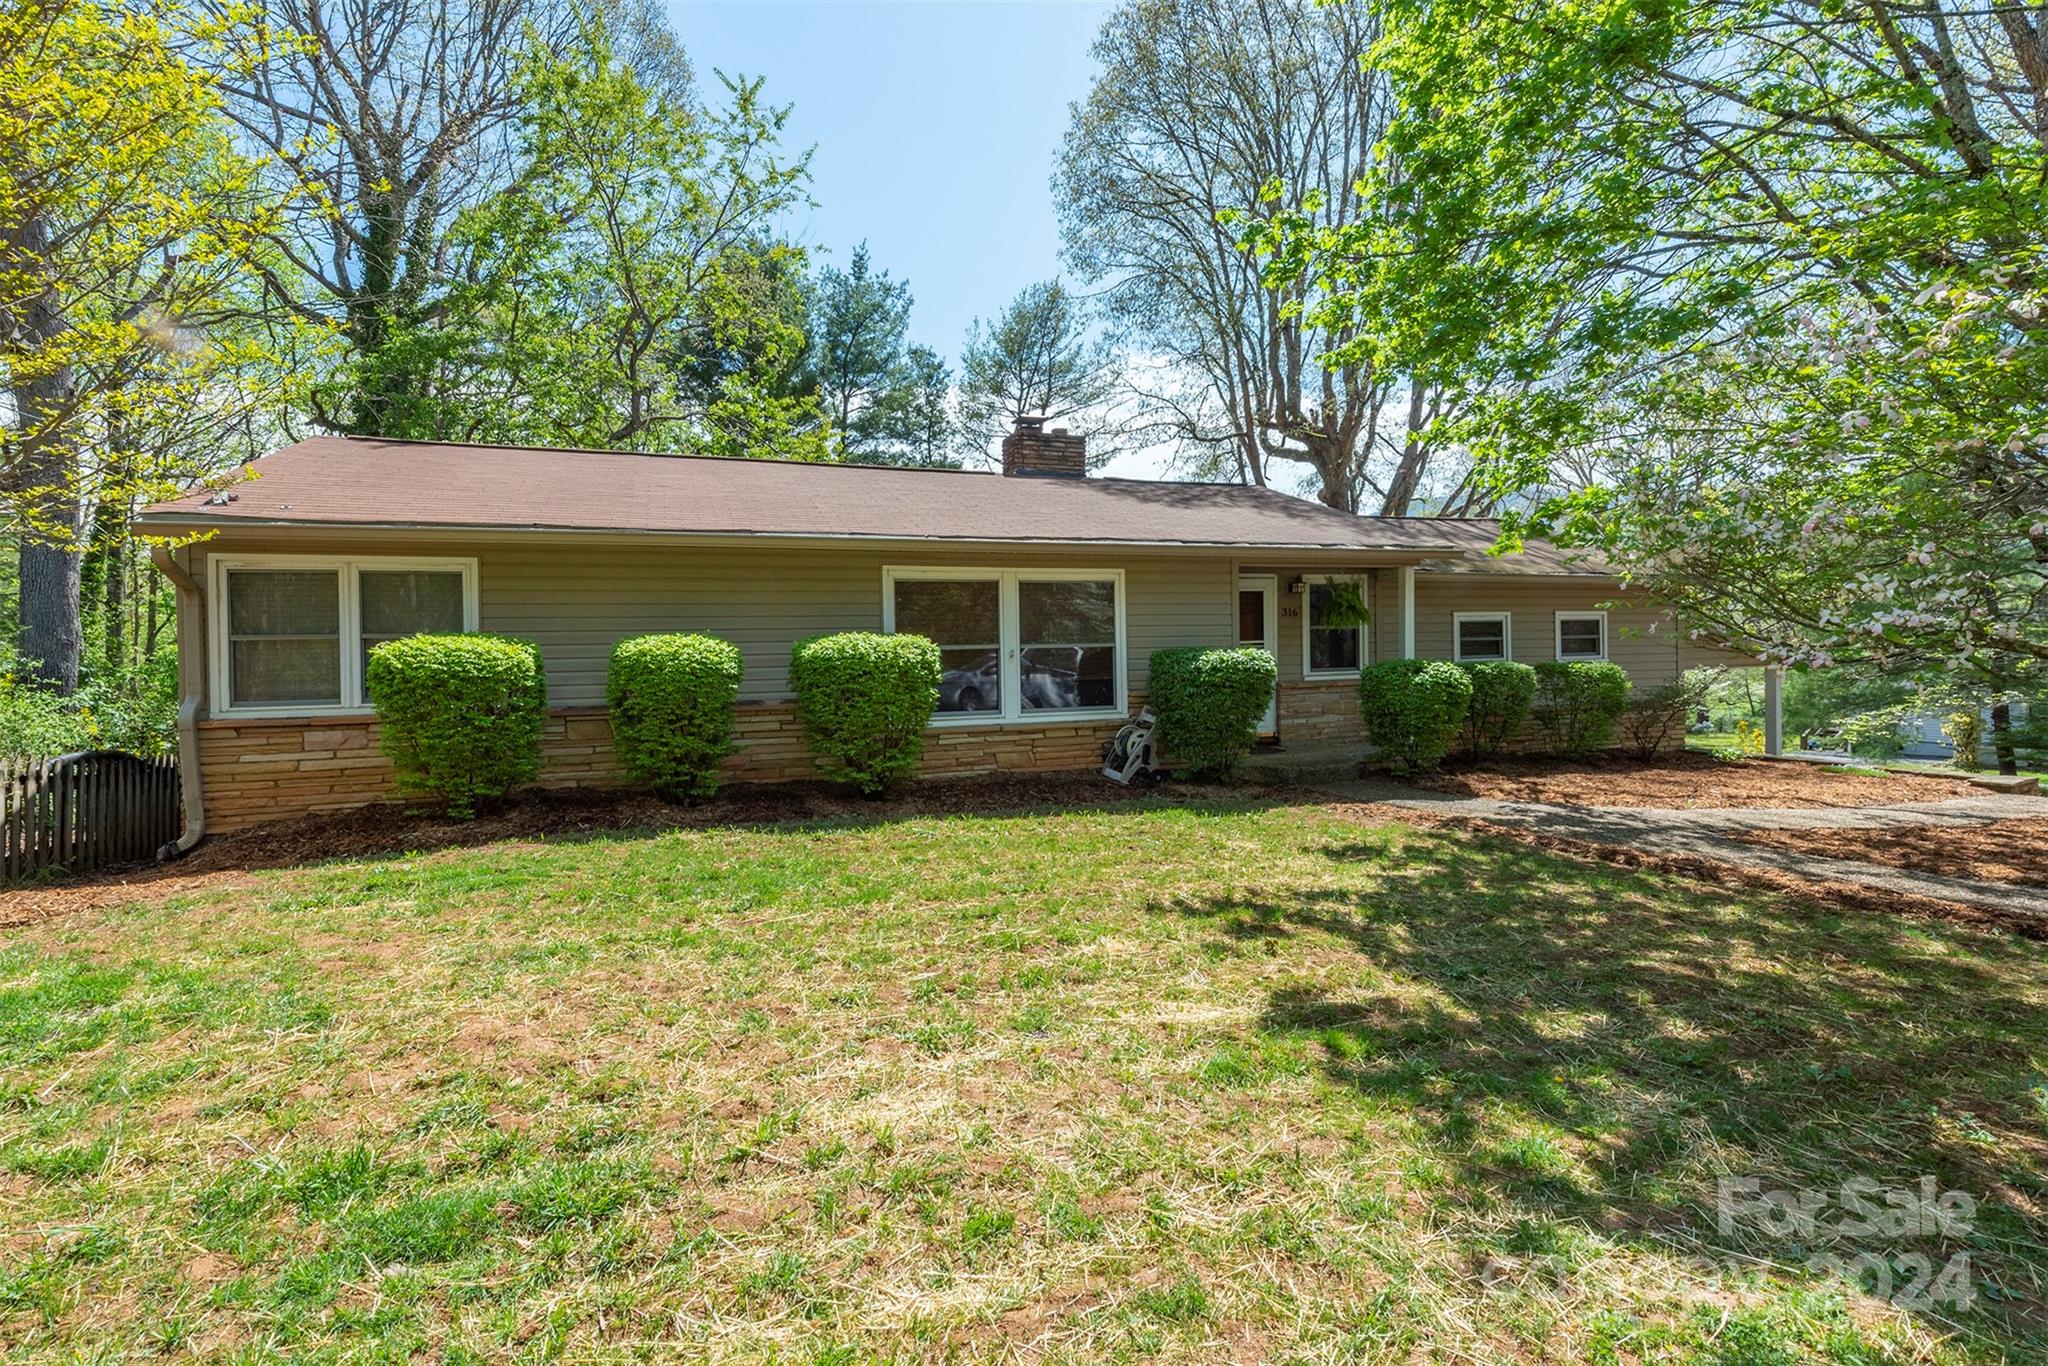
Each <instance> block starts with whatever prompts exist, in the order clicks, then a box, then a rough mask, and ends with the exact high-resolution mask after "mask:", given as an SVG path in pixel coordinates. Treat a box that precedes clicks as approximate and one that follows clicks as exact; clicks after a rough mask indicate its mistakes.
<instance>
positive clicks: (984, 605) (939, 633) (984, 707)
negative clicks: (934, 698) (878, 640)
mask: <svg viewBox="0 0 2048 1366" xmlns="http://www.w3.org/2000/svg"><path fill="white" fill-rule="evenodd" d="M1002 587H1003V586H1002V583H1001V581H1000V580H997V579H898V580H897V581H896V629H897V630H898V631H901V632H903V633H905V634H906V635H919V636H924V637H925V638H926V639H928V640H930V641H931V642H932V643H933V644H935V645H937V646H938V647H939V670H940V672H939V710H940V711H941V712H975V711H1001V710H1002V707H1003V668H1002V634H1003V628H1002V615H1003V613H1002Z"/></svg>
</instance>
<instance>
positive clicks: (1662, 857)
mask: <svg viewBox="0 0 2048 1366" xmlns="http://www.w3.org/2000/svg"><path fill="white" fill-rule="evenodd" d="M1346 809H1349V810H1355V811H1356V812H1357V814H1358V816H1359V819H1361V820H1364V821H1370V822H1373V823H1380V822H1385V821H1390V820H1397V821H1407V822H1408V823H1409V824H1411V825H1426V826H1433V827H1436V828H1438V829H1444V830H1458V831H1464V832H1467V833H1470V834H1474V835H1485V836H1489V837H1491V838H1494V839H1502V840H1511V841H1513V842H1514V843H1516V844H1523V845H1527V846H1528V847H1530V848H1532V849H1541V850H1543V851H1544V852H1545V853H1549V854H1556V855H1559V856H1560V857H1563V858H1569V859H1574V860H1576V861H1578V862H1580V863H1601V864H1606V865H1608V866H1609V867H1614V868H1630V869H1641V870H1643V871H1645V872H1652V873H1665V874H1669V875H1672V876H1676V877H1683V878H1689V879H1691V880H1692V881H1694V882H1701V883H1706V884H1708V885H1710V886H1715V887H1729V888H1740V889H1745V890H1750V891H1763V892H1776V893H1779V894H1780V895H1783V896H1789V897H1792V898H1794V899H1796V900H1799V901H1804V902H1806V903H1808V904H1809V905H1814V906H1820V907H1824V908H1827V909H1830V910H1839V909H1847V910H1853V911H1868V912H1872V913H1875V914H1881V915H1915V916H1927V917H1931V918H1933V919H1936V920H1948V921H1954V922H1956V923H1959V924H1965V925H1975V926H1979V927H1983V928H1987V929H1995V930H2002V931H2004V932H2006V933H2009V934H2015V935H2018V936H2020V937H2021V938H2023V939H2035V940H2048V916H2029V915H2026V914H2024V913H2017V912H2012V911H2005V910H1999V909H1997V908H1995V907H1990V906H1977V905H1971V904H1967V903H1964V902H1959V901H1943V900H1939V899H1937V898H1934V897H1924V896H1914V895H1911V894H1909V893H1903V892H1893V891H1887V890H1885V889H1884V888H1881V887H1870V886H1866V885H1864V884H1863V883H1860V882H1840V881H1824V880H1819V879H1814V878H1804V877H1796V876H1794V875H1793V874H1790V873H1781V872H1779V871H1778V870H1777V869H1775V868H1760V867H1756V866H1754V865H1751V864H1743V863H1728V862H1724V861H1722V860H1720V859H1714V858H1707V857H1704V856H1702V855H1696V854H1665V853H1657V852H1653V851H1651V850H1646V849H1638V848H1635V847H1633V846H1631V845H1625V844H1605V843H1602V842H1600V841H1598V840H1584V839H1574V838H1572V837H1570V836H1568V835H1553V834H1549V833H1546V832H1542V831H1536V830H1529V829H1526V828H1524V827H1522V826H1518V825H1496V824H1494V823H1492V822H1491V821H1484V820H1479V819H1476V818H1474V817H1471V816H1446V815H1438V814H1436V813H1433V812H1425V811H1416V810H1413V809H1410V808H1405V807H1397V806H1384V805H1381V804H1380V803H1377V802H1366V803H1359V804H1357V805H1356V806H1354V807H1349V808H1346ZM2002 823H2003V824H2014V825H2019V824H2032V825H2048V823H2044V822H2022V821H2013V822H2002ZM1983 828H1986V829H1988V828H1990V827H1988V826H1987V827H1983ZM1784 833H1785V834H1787V835H1791V834H1794V833H1796V834H1800V835H1806V834H1812V833H1816V832H1812V831H1798V832H1793V831H1786V832H1784ZM1942 833H1943V834H1944V835H1946V834H1948V833H1951V832H1950V831H1947V830H1944V831H1943V832H1942ZM1808 852H1820V851H1818V850H1809V851H1808ZM1845 857H1853V856H1848V855H1845Z"/></svg>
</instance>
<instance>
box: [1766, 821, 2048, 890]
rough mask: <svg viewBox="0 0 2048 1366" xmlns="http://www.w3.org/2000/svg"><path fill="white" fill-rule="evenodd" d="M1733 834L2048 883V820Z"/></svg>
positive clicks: (1937, 870)
mask: <svg viewBox="0 0 2048 1366" xmlns="http://www.w3.org/2000/svg"><path fill="white" fill-rule="evenodd" d="M1731 833H1733V832H1731ZM1735 837H1736V838H1737V839H1740V840H1743V841H1745V842H1747V843H1750V844H1768V845H1773V846H1775V847H1777V848H1780V849H1790V850H1792V851H1794V852H1795V853H1801V854H1816V855H1819V856H1820V857H1822V858H1846V859H1861V860H1863V861H1864V862H1865V863H1882V864H1885V865H1887V866H1889V867H1893V868H1905V869H1908V870H1910V871H1912V872H1915V873H1933V874H1935V875H1936V876H1939V877H1969V878H1979V879H1981V880H1983V881H1986V882H2009V883H2013V884H2016V885H2017V886H2021V887H2048V820H2031V819H2020V820H2007V821H1989V822H1987V823H1985V824H1983V825H1962V826H1956V825H1945V826H1924V825H1922V826H1893V827H1890V828H1887V829H1879V830H1752V831H1744V832H1742V833H1740V834H1736V836H1735Z"/></svg>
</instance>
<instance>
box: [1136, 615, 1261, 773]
mask: <svg viewBox="0 0 2048 1366" xmlns="http://www.w3.org/2000/svg"><path fill="white" fill-rule="evenodd" d="M1277 676H1278V670H1277V669H1276V667H1275V666H1274V663H1273V656H1272V655H1270V654H1268V653H1266V652H1265V651H1264V650H1261V649H1258V648H1256V647H1247V648H1241V649H1235V650H1202V649H1192V648H1191V649H1175V650H1154V651H1153V652H1152V660H1151V679H1152V681H1151V685H1150V688H1149V691H1148V694H1147V700H1148V701H1149V703H1150V704H1151V707H1152V710H1153V712H1154V713H1155V714H1156V715H1157V716H1158V718H1159V724H1158V729H1157V732H1156V734H1155V737H1154V738H1155V739H1156V740H1157V742H1158V745H1159V752H1160V753H1161V754H1163V755H1164V756H1165V757H1166V762H1167V763H1169V764H1171V765H1173V766H1174V767H1176V768H1185V769H1187V770H1189V771H1190V772H1193V773H1196V774H1200V775H1203V776H1217V777H1221V776H1223V775H1225V774H1227V773H1229V772H1230V770H1231V769H1233V768H1235V767H1236V766H1237V763H1238V761H1239V760H1240V759H1242V758H1244V756H1245V755H1246V754H1248V753H1250V752H1251V747H1252V742H1253V741H1254V740H1255V739H1257V738H1258V730H1259V720H1260V718H1262V717H1263V716H1265V714H1266V705H1267V704H1268V703H1269V702H1271V701H1272V700H1273V683H1274V680H1275V678H1276V677H1277Z"/></svg>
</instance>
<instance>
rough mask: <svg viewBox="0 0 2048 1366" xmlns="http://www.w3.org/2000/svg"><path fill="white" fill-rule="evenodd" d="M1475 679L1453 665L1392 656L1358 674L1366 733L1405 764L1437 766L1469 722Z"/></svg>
mask: <svg viewBox="0 0 2048 1366" xmlns="http://www.w3.org/2000/svg"><path fill="white" fill-rule="evenodd" d="M1471 701H1472V680H1471V679H1470V678H1467V677H1466V676H1465V671H1464V670H1463V669H1461V668H1459V667H1458V666H1457V665H1455V664H1446V663H1444V662H1442V661H1441V660H1431V659H1388V660H1383V661H1381V662H1380V663H1378V664H1371V665H1367V666H1366V667H1365V668H1364V669H1362V670H1360V671H1359V675H1358V709H1359V713H1360V715H1361V716H1363V718H1364V720H1365V734H1366V738H1367V739H1369V740H1371V741H1372V743H1373V746H1374V747H1375V748H1376V749H1378V750H1379V752H1380V754H1381V755H1382V756H1383V757H1385V758H1388V759H1391V760H1393V761H1394V762H1395V763H1397V764H1399V765H1400V766H1401V767H1403V768H1407V769H1423V768H1434V767H1436V765H1437V764H1439V763H1441V762H1442V761H1443V757H1444V755H1446V754H1448V753H1449V752H1450V748H1451V745H1452V744H1453V743H1454V742H1455V741H1456V740H1457V738H1458V732H1459V730H1460V729H1461V728H1462V727H1463V726H1464V724H1465V711H1466V708H1467V707H1468V706H1469V705H1470V704H1471Z"/></svg>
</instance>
